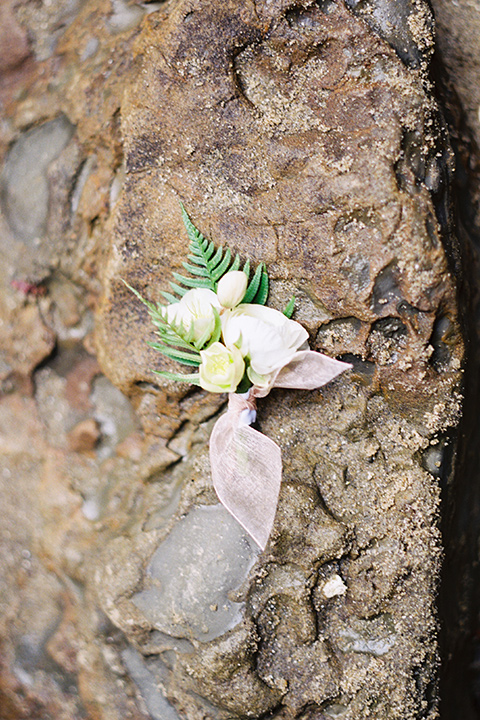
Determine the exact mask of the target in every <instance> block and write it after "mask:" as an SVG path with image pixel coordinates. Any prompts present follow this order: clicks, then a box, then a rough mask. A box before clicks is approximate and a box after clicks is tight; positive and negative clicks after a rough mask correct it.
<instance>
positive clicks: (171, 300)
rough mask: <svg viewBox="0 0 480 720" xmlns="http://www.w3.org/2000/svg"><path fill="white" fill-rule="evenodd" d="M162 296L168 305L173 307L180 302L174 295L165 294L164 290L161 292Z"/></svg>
mask: <svg viewBox="0 0 480 720" xmlns="http://www.w3.org/2000/svg"><path fill="white" fill-rule="evenodd" d="M160 295H161V296H162V297H164V298H165V300H166V301H167V303H169V304H170V305H173V304H174V303H177V302H178V298H177V297H175V295H172V293H169V292H164V291H163V290H162V291H161V292H160Z"/></svg>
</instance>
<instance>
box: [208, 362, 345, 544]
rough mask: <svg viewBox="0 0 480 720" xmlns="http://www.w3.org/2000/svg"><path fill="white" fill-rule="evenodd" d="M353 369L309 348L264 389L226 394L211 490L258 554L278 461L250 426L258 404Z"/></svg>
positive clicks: (268, 523)
mask: <svg viewBox="0 0 480 720" xmlns="http://www.w3.org/2000/svg"><path fill="white" fill-rule="evenodd" d="M351 367H352V366H351V365H350V364H349V363H344V362H341V361H340V360H334V359H333V358H330V357H328V356H326V355H322V354H321V353H318V352H314V351H313V350H301V351H299V352H297V353H296V354H295V356H294V358H293V360H291V361H290V362H289V363H288V364H287V365H285V366H284V367H283V368H280V370H279V371H278V373H277V375H276V377H275V378H274V380H273V383H272V384H271V385H270V386H269V387H268V389H267V388H258V387H255V386H254V387H252V388H250V390H249V391H248V393H245V394H238V393H230V394H229V396H228V410H227V412H226V413H224V414H223V415H221V416H220V418H219V419H218V420H217V422H216V423H215V426H214V428H213V430H212V434H211V437H210V465H211V470H212V481H213V486H214V488H215V491H216V493H217V495H218V499H219V500H220V502H221V503H222V505H223V506H224V507H225V508H226V509H227V510H228V512H229V513H230V514H231V515H233V517H234V518H235V519H236V520H237V521H238V522H239V523H240V525H242V527H244V528H245V530H246V531H247V532H248V534H249V535H250V536H251V537H252V538H253V539H254V540H255V542H256V543H257V545H259V546H260V547H261V549H262V550H264V549H265V547H266V544H267V542H268V538H269V536H270V532H271V530H272V526H273V521H274V519H275V513H276V510H277V503H278V495H279V492H280V483H281V480H282V457H281V451H280V448H279V447H278V445H277V444H276V443H275V442H274V441H273V440H271V439H270V438H269V437H267V436H266V435H263V434H262V433H261V432H258V430H254V428H252V427H250V425H251V423H253V422H254V421H255V418H256V400H257V398H261V397H265V396H266V395H268V393H269V392H270V390H271V389H272V388H273V387H280V388H293V389H297V390H315V389H316V388H319V387H321V386H322V385H326V384H327V383H328V382H330V380H333V378H335V377H336V376H337V375H340V373H342V372H344V371H345V370H348V369H349V368H351Z"/></svg>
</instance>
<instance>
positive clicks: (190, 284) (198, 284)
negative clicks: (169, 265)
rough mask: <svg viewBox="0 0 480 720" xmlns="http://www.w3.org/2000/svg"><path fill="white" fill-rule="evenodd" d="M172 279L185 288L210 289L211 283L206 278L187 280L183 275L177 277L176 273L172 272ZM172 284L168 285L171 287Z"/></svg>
mask: <svg viewBox="0 0 480 720" xmlns="http://www.w3.org/2000/svg"><path fill="white" fill-rule="evenodd" d="M172 275H173V277H174V279H175V280H176V281H177V282H179V283H182V284H183V285H185V286H186V287H187V288H208V289H211V287H210V286H211V282H210V280H208V279H207V278H204V277H202V278H187V277H184V276H183V275H179V274H178V273H176V272H174V273H172ZM171 284H172V283H170V285H171Z"/></svg>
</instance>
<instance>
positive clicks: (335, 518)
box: [0, 0, 463, 720]
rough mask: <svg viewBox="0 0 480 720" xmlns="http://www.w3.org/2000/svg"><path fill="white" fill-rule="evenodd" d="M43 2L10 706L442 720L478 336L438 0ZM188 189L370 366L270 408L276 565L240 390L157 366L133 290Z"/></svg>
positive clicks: (24, 173) (11, 183)
mask: <svg viewBox="0 0 480 720" xmlns="http://www.w3.org/2000/svg"><path fill="white" fill-rule="evenodd" d="M147 5H148V9H149V10H150V11H151V12H149V14H148V15H146V10H147ZM8 7H9V8H10V5H9V6H8ZM49 8H50V9H48V8H47V6H46V5H45V7H43V6H42V7H40V6H38V7H37V6H36V5H35V7H34V6H33V5H31V4H29V3H18V4H17V5H15V6H13V5H12V8H10V9H9V10H8V13H7V15H8V22H9V23H11V26H12V27H14V28H15V32H16V33H17V34H18V36H19V37H21V38H23V40H22V42H23V43H24V44H25V43H26V38H28V42H29V44H28V46H25V47H24V44H23V45H21V46H20V45H19V51H18V53H17V55H15V56H13V57H12V58H9V57H6V58H4V56H3V54H2V56H1V61H2V63H3V64H2V67H6V68H10V69H11V70H10V75H8V78H7V80H6V81H5V82H3V83H0V94H1V97H2V100H3V102H4V107H5V123H4V125H2V133H3V134H2V136H1V138H0V139H1V145H0V149H1V152H2V157H3V170H2V171H1V174H0V178H1V180H0V182H1V195H0V203H1V209H2V217H1V218H0V230H1V232H2V235H1V237H0V251H1V253H2V258H3V259H4V262H3V263H2V265H1V269H0V273H1V276H2V279H3V280H4V286H5V290H4V293H3V296H2V303H1V305H2V308H4V315H3V317H4V323H3V326H2V328H3V329H2V345H1V350H2V356H1V365H0V379H1V380H2V383H3V385H2V387H3V390H4V391H5V393H6V396H5V398H3V399H2V407H3V410H4V415H3V417H4V418H5V420H2V421H1V422H2V423H3V425H2V444H1V445H0V452H1V455H2V459H3V460H4V461H5V470H4V471H3V472H2V474H0V493H1V495H2V499H4V500H5V505H4V507H5V508H6V510H5V518H6V522H5V523H4V524H3V526H2V528H1V529H0V534H2V540H3V546H4V547H5V556H4V560H2V564H3V565H4V566H5V568H6V569H7V571H6V573H5V575H4V577H5V580H6V581H5V583H4V585H0V590H1V591H2V595H1V596H0V601H1V603H2V608H3V611H2V617H3V618H4V620H2V623H3V624H2V625H1V626H0V630H1V636H2V638H4V645H5V658H6V660H5V663H4V665H2V667H1V668H0V671H1V673H2V676H3V680H2V685H1V688H0V698H2V693H3V695H4V696H5V703H6V705H5V706H6V707H8V708H9V712H10V714H11V715H12V716H13V717H15V713H16V714H17V716H18V717H28V716H33V715H34V714H35V713H36V714H37V715H38V716H39V717H42V718H43V717H45V718H46V717H47V716H55V717H58V718H63V717H68V718H69V719H71V718H75V720H76V719H77V718H79V719H80V718H83V717H89V718H94V719H95V720H96V719H97V718H98V719H99V720H125V719H129V718H132V719H135V720H137V719H138V720H140V718H144V717H151V718H154V719H155V720H179V719H181V718H185V720H207V719H208V720H217V719H218V720H235V719H238V720H240V719H241V718H247V717H250V718H264V717H271V718H276V719H277V720H294V719H295V720H320V719H321V718H322V719H323V718H325V719H326V718H331V717H341V718H342V720H361V719H363V718H376V719H377V720H395V719H396V718H398V719H399V720H400V719H401V720H410V719H412V720H413V718H419V717H422V718H425V719H427V718H428V720H433V718H435V717H438V693H437V666H438V648H437V629H438V627H437V626H438V621H437V611H436V592H437V587H438V578H439V569H440V560H441V552H442V546H441V538H440V532H439V529H438V522H439V508H440V504H439V498H440V488H439V483H440V482H441V481H446V480H448V479H449V476H450V472H451V455H452V448H453V445H454V443H453V440H452V429H453V428H454V427H455V426H456V424H457V422H458V419H459V416H460V411H461V401H462V398H461V386H462V371H461V362H462V358H463V340H462V334H461V331H460V326H459V321H458V309H457V297H456V280H457V274H458V250H457V246H456V242H455V238H454V236H453V234H452V223H451V217H450V206H449V202H448V197H447V193H446V190H447V187H448V183H449V173H450V170H451V165H452V153H451V151H450V148H449V145H448V142H447V139H446V134H445V130H444V128H443V125H442V122H441V120H440V116H439V112H438V109H437V105H436V103H435V101H434V99H433V92H432V87H431V85H430V83H429V80H428V64H429V58H430V55H431V52H432V43H433V40H432V31H431V15H430V13H429V11H428V8H427V6H426V3H424V2H423V1H421V0H416V1H415V2H413V0H412V2H409V1H407V0H402V2H395V3H394V2H373V1H372V2H370V1H369V2H363V3H358V2H353V0H352V1H351V2H350V1H349V2H342V1H341V0H321V1H318V2H310V0H304V1H303V2H300V3H298V2H288V1H286V0H273V1H267V0H257V1H256V2H253V1H250V0H248V1H247V2H238V1H237V0H211V1H210V2H208V3H207V2H202V1H201V0H170V2H167V3H162V4H161V5H157V4H155V3H151V4H145V3H144V4H142V5H139V4H135V3H127V2H123V0H118V2H117V0H114V1H113V2H112V3H110V2H108V1H107V0H102V2H98V1H97V0H86V1H85V2H83V3H80V2H71V3H66V4H65V6H64V7H63V6H62V7H60V6H59V7H55V8H53V7H50V6H49ZM5 12H6V11H5ZM142 18H143V19H142ZM47 100H48V101H47ZM28 191H29V192H28ZM179 201H182V202H183V203H184V205H185V207H186V209H187V211H188V212H189V214H190V215H191V217H192V219H193V221H194V222H195V224H196V225H197V226H198V227H199V228H200V230H201V231H202V232H203V234H205V235H206V236H208V237H211V238H212V239H213V240H214V242H215V243H216V244H218V245H228V246H229V247H230V248H231V249H232V250H233V251H235V252H238V253H239V254H240V255H241V257H242V259H243V260H245V259H246V258H247V257H249V258H250V259H251V260H252V262H253V264H257V263H259V262H261V261H263V262H265V263H266V264H267V268H268V271H269V275H270V278H271V295H270V304H271V305H272V306H273V307H277V308H280V309H281V308H282V307H284V305H285V304H286V302H287V300H288V299H289V298H290V296H291V295H292V294H294V295H295V296H296V297H297V302H296V314H295V315H294V318H295V319H296V320H298V321H299V322H301V323H302V324H304V326H305V327H306V328H307V329H308V331H309V333H310V344H311V347H312V348H314V349H317V350H320V351H322V352H325V353H327V354H329V355H332V356H335V357H339V358H343V359H346V360H348V361H349V362H351V363H352V364H353V366H354V367H353V370H352V371H351V372H350V373H349V374H345V375H344V376H342V377H340V378H339V379H337V380H336V381H335V382H333V383H332V384H331V385H329V386H327V387H325V388H322V389H321V391H315V392H293V391H292V392H290V391H282V390H277V391H274V392H272V393H271V395H270V396H269V397H268V398H266V399H264V400H263V401H262V403H261V406H260V408H259V424H260V427H261V429H262V432H264V433H266V434H267V435H268V436H270V437H271V438H272V439H273V440H275V441H276V442H277V443H278V444H279V445H280V446H281V448H282V456H283V464H284V470H283V484H282V489H281V495H280V501H279V507H278V512H277V517H276V520H275V525H274V529H273V532H272V536H271V540H270V543H269V545H268V546H267V549H266V551H265V552H264V553H262V554H260V553H259V551H258V548H256V547H255V546H254V545H253V544H252V543H251V542H250V541H249V539H248V538H247V537H246V536H245V534H244V533H243V531H242V530H241V528H240V527H239V526H238V525H237V523H236V522H235V521H234V520H233V519H231V518H230V516H228V514H227V513H226V512H225V511H224V510H223V508H222V507H221V506H220V505H219V504H218V501H217V499H216V497H215V495H214V493H213V490H212V487H211V482H210V472H209V463H208V437H209V434H210V431H211V428H212V425H213V423H214V422H215V419H216V417H217V415H218V413H219V412H220V411H221V410H222V409H223V404H224V401H225V398H224V397H222V396H216V395H209V394H207V393H205V392H204V391H201V390H197V389H188V388H185V387H184V386H176V385H174V384H172V383H169V382H166V381H165V382H163V381H160V380H159V379H158V376H157V375H155V374H154V373H153V372H152V370H153V369H173V367H174V366H173V365H169V364H168V363H167V361H163V360H162V359H161V358H160V356H158V355H156V354H155V352H154V351H153V350H151V349H150V348H149V347H148V346H147V345H146V343H145V341H146V340H148V339H153V338H154V335H153V332H152V328H151V325H150V323H149V320H148V317H147V315H146V313H145V312H144V309H143V307H142V306H141V305H140V304H139V303H138V301H137V300H136V299H135V297H134V296H133V295H132V294H131V293H130V292H129V291H128V290H127V289H126V287H125V286H124V284H123V283H122V279H124V280H126V281H127V282H129V283H130V284H131V285H133V286H134V287H136V288H138V290H139V291H140V292H141V293H142V294H143V295H144V296H146V297H147V298H149V299H152V300H158V299H160V291H161V290H167V289H168V281H169V279H170V278H171V272H172V271H175V270H178V269H180V268H181V263H182V261H183V260H184V258H185V255H186V252H187V238H186V234H185V231H184V228H183V225H182V222H181V215H180V206H179ZM93 311H94V312H93ZM94 314H95V328H94V329H93V324H94V320H93V315H94ZM93 334H94V341H93ZM93 353H95V354H96V355H97V359H98V363H99V364H97V361H96V359H95V358H94V357H92V355H93ZM40 364H41V366H40ZM32 378H33V383H31V382H30V380H31V379H32ZM107 378H108V379H107ZM7 393H9V394H7ZM122 393H123V394H122ZM125 396H126V397H125ZM26 418H27V419H28V422H26V420H25V419H26ZM13 479H15V486H14V488H15V489H12V488H13V485H12V483H13ZM2 502H3V500H2ZM17 516H19V517H20V516H21V518H22V522H21V523H17V522H16V517H17ZM3 536H4V537H3ZM27 553H28V554H27ZM37 604H39V605H41V606H42V608H43V611H42V613H38V614H35V612H34V609H35V607H36V605H37ZM32 615H33V616H34V617H35V621H34V622H33V621H29V617H31V616H32ZM13 619H15V622H14V621H13ZM29 623H30V624H29ZM22 693H23V694H22ZM10 708H11V710H10ZM22 713H23V714H22Z"/></svg>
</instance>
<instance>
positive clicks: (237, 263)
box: [228, 253, 240, 272]
mask: <svg viewBox="0 0 480 720" xmlns="http://www.w3.org/2000/svg"><path fill="white" fill-rule="evenodd" d="M239 267H240V255H239V254H238V253H237V254H236V255H235V260H234V261H233V263H232V264H231V265H230V268H229V270H228V272H232V271H233V270H238V268H239Z"/></svg>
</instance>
